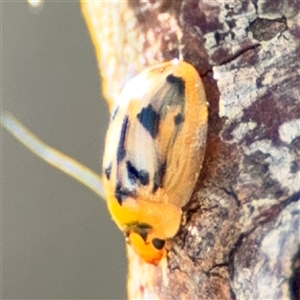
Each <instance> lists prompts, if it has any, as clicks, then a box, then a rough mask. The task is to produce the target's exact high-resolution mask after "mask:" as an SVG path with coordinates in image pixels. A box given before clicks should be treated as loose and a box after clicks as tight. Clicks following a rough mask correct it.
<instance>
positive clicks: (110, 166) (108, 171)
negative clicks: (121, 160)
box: [104, 162, 112, 180]
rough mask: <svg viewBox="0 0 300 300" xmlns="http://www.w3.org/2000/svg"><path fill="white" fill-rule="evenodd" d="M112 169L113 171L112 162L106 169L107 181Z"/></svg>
mask: <svg viewBox="0 0 300 300" xmlns="http://www.w3.org/2000/svg"><path fill="white" fill-rule="evenodd" d="M111 169H112V162H110V164H109V165H108V167H107V168H105V169H104V174H105V176H106V179H107V180H109V179H110V175H111Z"/></svg>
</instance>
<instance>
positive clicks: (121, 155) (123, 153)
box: [117, 116, 129, 163]
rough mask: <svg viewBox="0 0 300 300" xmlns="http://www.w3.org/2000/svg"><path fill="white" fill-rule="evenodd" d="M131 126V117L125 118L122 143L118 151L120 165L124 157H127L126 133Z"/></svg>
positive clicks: (121, 136)
mask: <svg viewBox="0 0 300 300" xmlns="http://www.w3.org/2000/svg"><path fill="white" fill-rule="evenodd" d="M128 125H129V117H128V116H125V118H124V120H123V124H122V128H121V135H120V141H119V145H118V150H117V162H118V163H120V162H121V161H122V160H123V159H124V157H125V156H126V149H125V140H126V133H127V129H128Z"/></svg>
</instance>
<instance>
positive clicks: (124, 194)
mask: <svg viewBox="0 0 300 300" xmlns="http://www.w3.org/2000/svg"><path fill="white" fill-rule="evenodd" d="M115 197H116V198H117V200H118V203H119V204H120V205H122V204H123V202H125V201H126V199H127V198H128V197H132V198H134V197H135V191H128V190H126V189H124V188H123V187H122V186H121V184H120V183H117V185H116V189H115Z"/></svg>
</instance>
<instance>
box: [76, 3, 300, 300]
mask: <svg viewBox="0 0 300 300" xmlns="http://www.w3.org/2000/svg"><path fill="white" fill-rule="evenodd" d="M82 9H83V13H84V16H85V18H86V21H87V23H88V27H89V30H90V32H91V36H92V39H93V42H94V44H95V49H96V53H97V57H98V62H99V68H100V71H101V76H102V78H103V82H104V86H103V92H104V96H105V97H106V98H107V99H108V100H109V101H110V103H112V102H113V101H114V99H116V98H117V97H118V94H119V92H120V90H121V89H122V87H123V86H124V84H125V83H126V82H127V81H128V79H130V78H132V77H133V76H134V75H136V74H137V73H138V72H139V71H140V70H141V69H143V68H145V67H146V66H148V65H152V64H154V63H155V62H161V61H166V60H169V59H173V58H175V57H178V56H179V52H180V53H181V54H182V56H183V59H184V60H185V61H187V62H189V63H191V64H192V65H193V66H194V67H195V68H196V69H197V70H198V71H199V74H200V75H201V77H202V80H203V83H204V85H205V89H206V94H207V100H208V102H209V106H210V117H209V133H208V139H207V150H206V157H205V161H204V164H203V168H202V171H201V175H200V178H199V181H198V184H197V186H196V188H195V193H194V195H193V197H192V199H191V201H190V203H189V204H188V205H187V207H185V208H184V212H185V222H183V225H182V226H181V229H180V232H179V233H178V235H177V236H176V237H175V238H174V243H173V247H172V249H171V251H170V252H169V258H168V283H167V284H166V282H165V281H164V280H162V272H161V268H160V267H153V266H150V265H148V264H146V263H144V262H142V261H141V260H140V259H139V258H138V257H137V256H136V255H135V254H134V253H133V252H132V251H131V250H130V249H128V258H129V278H128V295H129V298H133V299H146V298H147V299H149V298H150V299H158V298H159V299H300V290H299V286H300V229H299V228H300V4H299V1H297V0H294V1H293V0H283V1H279V0H274V1H267V2H266V1H260V0H252V1H250V0H249V1H242V0H239V1H234V2H233V1H231V2H224V1H219V2H215V1H204V0H198V1H197V0H173V1H167V0H161V1H128V2H117V3H116V2H115V3H114V2H102V1H93V2H85V1H82ZM199 169H200V166H199Z"/></svg>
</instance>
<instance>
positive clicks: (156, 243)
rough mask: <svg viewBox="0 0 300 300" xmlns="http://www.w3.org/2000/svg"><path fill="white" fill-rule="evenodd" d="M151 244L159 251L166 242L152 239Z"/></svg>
mask: <svg viewBox="0 0 300 300" xmlns="http://www.w3.org/2000/svg"><path fill="white" fill-rule="evenodd" d="M152 244H153V246H154V247H155V248H156V249H157V250H161V249H162V248H163V247H164V246H165V244H166V241H165V240H161V239H153V240H152Z"/></svg>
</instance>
